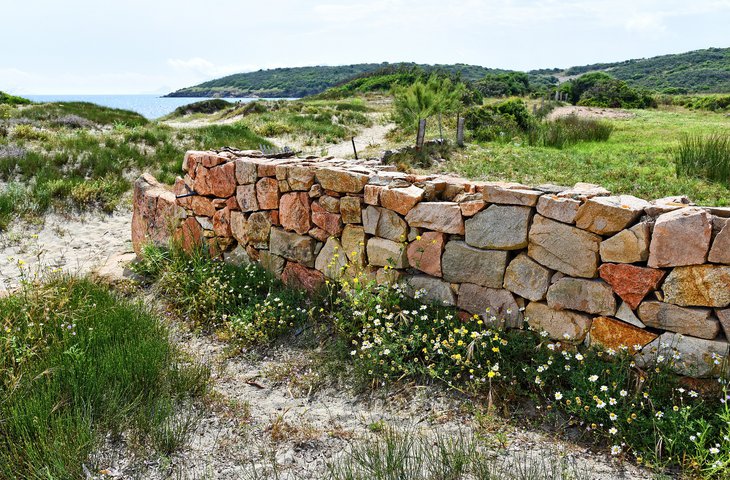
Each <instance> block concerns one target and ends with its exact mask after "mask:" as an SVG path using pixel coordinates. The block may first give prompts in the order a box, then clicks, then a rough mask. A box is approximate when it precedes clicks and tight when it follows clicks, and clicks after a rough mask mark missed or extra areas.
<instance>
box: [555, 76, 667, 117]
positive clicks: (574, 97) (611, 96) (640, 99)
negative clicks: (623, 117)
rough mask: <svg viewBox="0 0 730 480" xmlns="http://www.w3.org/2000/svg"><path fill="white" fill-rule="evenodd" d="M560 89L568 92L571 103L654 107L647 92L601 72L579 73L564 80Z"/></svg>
mask: <svg viewBox="0 0 730 480" xmlns="http://www.w3.org/2000/svg"><path fill="white" fill-rule="evenodd" d="M560 89H561V90H562V91H566V92H568V97H569V99H570V101H571V103H573V105H584V106H589V107H604V108H650V107H656V101H655V100H654V98H653V97H652V96H651V95H650V94H649V93H648V92H645V91H643V90H639V89H635V88H632V87H630V86H629V85H628V84H627V83H626V82H624V81H623V80H618V79H616V78H613V77H611V76H610V75H608V74H607V73H603V72H593V73H587V74H585V75H581V76H580V77H578V78H576V79H574V80H570V81H568V82H566V83H565V84H563V85H562V86H561V87H560Z"/></svg>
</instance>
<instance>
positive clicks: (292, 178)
mask: <svg viewBox="0 0 730 480" xmlns="http://www.w3.org/2000/svg"><path fill="white" fill-rule="evenodd" d="M279 170H281V171H282V174H281V175H282V176H283V177H284V178H279V176H280V174H279ZM276 178H277V179H279V180H286V182H287V183H288V184H289V188H291V189H292V190H305V191H308V190H309V189H310V188H312V185H314V171H313V170H312V169H311V168H310V167H306V166H301V165H280V166H278V167H276Z"/></svg>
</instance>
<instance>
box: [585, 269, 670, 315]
mask: <svg viewBox="0 0 730 480" xmlns="http://www.w3.org/2000/svg"><path fill="white" fill-rule="evenodd" d="M598 270H599V272H600V275H601V278H602V279H604V280H605V281H606V283H608V284H609V285H611V288H613V291H614V292H616V294H617V295H618V296H619V297H621V299H622V300H623V301H624V302H626V304H628V306H629V307H631V309H635V308H636V307H638V306H639V304H640V303H641V301H642V300H644V297H646V294H647V293H649V292H651V291H652V290H656V289H657V288H658V287H659V282H661V280H662V278H664V271H663V270H657V269H655V268H646V267H637V266H635V265H627V264H622V263H604V264H603V265H601V267H600V268H599V269H598Z"/></svg>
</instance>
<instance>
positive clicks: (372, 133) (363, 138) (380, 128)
mask: <svg viewBox="0 0 730 480" xmlns="http://www.w3.org/2000/svg"><path fill="white" fill-rule="evenodd" d="M393 128H395V124H393V123H388V124H386V125H373V126H372V127H368V128H365V129H363V130H362V131H361V132H360V133H358V134H357V136H355V147H356V148H357V151H358V152H359V153H361V152H363V151H364V150H365V149H367V148H372V147H375V146H379V145H383V144H384V143H385V135H386V134H387V133H388V132H389V131H391V130H392V129H393ZM322 149H323V150H327V155H332V156H333V157H337V158H355V154H354V152H353V151H352V142H351V141H350V140H345V141H344V142H340V143H337V144H334V145H325V146H324V147H322Z"/></svg>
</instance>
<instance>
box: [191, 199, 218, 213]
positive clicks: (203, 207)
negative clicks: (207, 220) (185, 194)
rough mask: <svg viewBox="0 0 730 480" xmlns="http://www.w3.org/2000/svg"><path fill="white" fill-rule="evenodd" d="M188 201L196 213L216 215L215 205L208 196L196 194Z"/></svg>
mask: <svg viewBox="0 0 730 480" xmlns="http://www.w3.org/2000/svg"><path fill="white" fill-rule="evenodd" d="M188 203H189V205H190V209H191V210H192V211H193V213H194V214H195V215H203V216H206V217H212V216H213V215H215V206H213V202H212V201H211V199H210V198H208V197H201V196H200V195H195V196H192V197H190V198H189V199H188Z"/></svg>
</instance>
